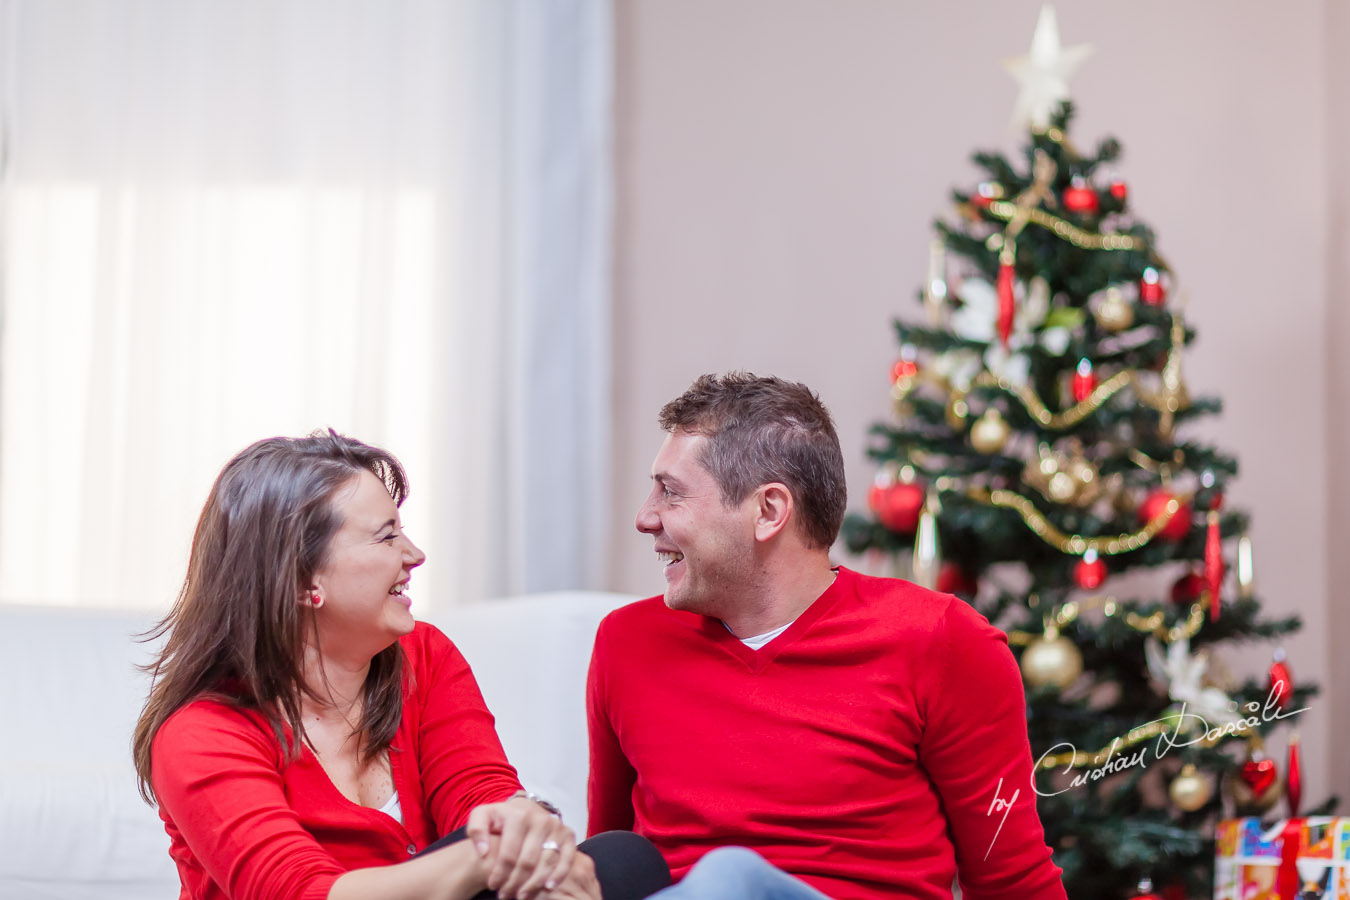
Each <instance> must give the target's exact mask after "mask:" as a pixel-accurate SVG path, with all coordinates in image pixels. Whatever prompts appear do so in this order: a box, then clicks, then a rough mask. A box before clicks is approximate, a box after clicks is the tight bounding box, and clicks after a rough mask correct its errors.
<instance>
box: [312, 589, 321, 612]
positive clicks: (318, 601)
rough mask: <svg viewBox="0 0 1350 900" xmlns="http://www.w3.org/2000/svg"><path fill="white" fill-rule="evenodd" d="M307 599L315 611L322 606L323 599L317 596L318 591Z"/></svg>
mask: <svg viewBox="0 0 1350 900" xmlns="http://www.w3.org/2000/svg"><path fill="white" fill-rule="evenodd" d="M309 599H310V603H312V604H313V605H314V608H315V609H319V608H320V607H322V606H323V597H321V596H320V595H319V592H318V591H315V592H314V593H313V594H312V595H310V598H309Z"/></svg>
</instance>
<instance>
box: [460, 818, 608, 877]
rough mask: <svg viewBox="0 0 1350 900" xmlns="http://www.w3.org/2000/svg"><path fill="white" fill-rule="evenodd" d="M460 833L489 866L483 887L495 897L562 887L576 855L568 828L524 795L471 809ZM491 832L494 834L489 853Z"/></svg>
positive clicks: (575, 848)
mask: <svg viewBox="0 0 1350 900" xmlns="http://www.w3.org/2000/svg"><path fill="white" fill-rule="evenodd" d="M466 832H467V834H468V838H469V840H470V841H472V842H473V845H474V848H475V849H476V850H477V851H478V855H479V857H480V858H482V859H483V860H484V863H485V864H486V865H487V866H488V867H489V872H488V877H487V886H488V888H489V889H490V890H493V891H496V892H497V896H498V897H500V898H501V900H515V898H517V897H519V898H524V900H529V898H531V897H533V896H534V895H535V894H536V893H538V892H539V891H540V890H549V889H552V888H554V887H558V886H560V885H562V883H563V882H564V880H565V879H567V878H568V877H569V875H571V873H572V869H573V866H574V861H575V859H576V857H577V843H576V837H575V835H573V834H572V829H570V828H568V827H567V826H565V825H563V823H562V822H561V821H559V820H558V819H557V818H556V817H555V816H554V815H552V814H551V813H549V812H548V811H547V810H545V809H544V808H543V807H542V806H540V805H539V804H538V803H535V802H534V801H533V800H530V799H527V798H525V797H512V798H511V799H510V800H506V801H504V802H502V803H485V804H483V805H482V806H478V807H475V808H474V810H473V811H472V812H471V813H469V821H468V824H467V826H466ZM493 835H497V836H499V837H500V842H499V843H498V844H497V846H496V848H495V852H494V850H493V848H492V846H491V837H492V836H493ZM593 877H594V871H592V878H593ZM578 896H585V895H578ZM596 896H597V897H598V896H599V895H598V893H597V894H596Z"/></svg>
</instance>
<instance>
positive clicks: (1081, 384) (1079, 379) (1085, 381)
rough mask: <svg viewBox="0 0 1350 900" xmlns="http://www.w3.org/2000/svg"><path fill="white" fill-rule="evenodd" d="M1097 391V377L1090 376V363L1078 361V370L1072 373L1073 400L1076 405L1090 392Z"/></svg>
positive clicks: (1090, 394) (1082, 360)
mask: <svg viewBox="0 0 1350 900" xmlns="http://www.w3.org/2000/svg"><path fill="white" fill-rule="evenodd" d="M1096 389H1097V376H1096V375H1093V374H1092V362H1091V361H1090V360H1087V359H1080V360H1079V361H1078V368H1077V369H1076V370H1074V373H1073V399H1074V401H1075V402H1077V403H1082V402H1083V401H1084V400H1086V399H1087V398H1088V397H1091V396H1092V392H1093V391H1095V390H1096Z"/></svg>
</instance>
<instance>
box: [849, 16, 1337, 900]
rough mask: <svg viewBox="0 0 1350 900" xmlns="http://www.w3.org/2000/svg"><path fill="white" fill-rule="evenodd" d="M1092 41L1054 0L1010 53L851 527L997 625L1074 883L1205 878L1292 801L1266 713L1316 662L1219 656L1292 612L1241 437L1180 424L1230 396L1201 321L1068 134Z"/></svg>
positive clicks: (1100, 165)
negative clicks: (1008, 121)
mask: <svg viewBox="0 0 1350 900" xmlns="http://www.w3.org/2000/svg"><path fill="white" fill-rule="evenodd" d="M1085 55H1086V50H1085V49H1083V48H1078V49H1072V48H1060V47H1059V41H1058V35H1057V33H1055V29H1054V22H1053V17H1052V16H1049V17H1048V16H1047V14H1046V13H1042V20H1041V23H1040V24H1038V26H1037V33H1036V37H1035V39H1034V40H1033V46H1032V52H1031V54H1030V55H1029V56H1028V57H1027V58H1025V59H1023V60H1021V61H1018V62H1017V63H1015V64H1013V65H1012V66H1011V68H1013V69H1014V74H1016V75H1017V76H1018V77H1019V79H1020V80H1021V82H1022V86H1023V92H1022V96H1021V98H1020V100H1019V115H1020V116H1021V117H1022V119H1023V122H1024V125H1025V132H1024V133H1025V137H1026V139H1025V144H1024V146H1023V147H1022V149H1021V152H1020V153H1019V154H1018V155H1016V156H1015V157H1012V158H1009V157H1008V156H1006V155H1004V154H1001V153H992V152H990V153H977V154H975V156H974V157H973V158H974V161H975V163H976V164H977V165H978V166H979V167H980V168H981V169H982V170H983V172H984V173H985V176H986V180H985V181H983V182H982V183H980V184H978V185H976V186H974V187H973V188H970V189H957V190H955V191H954V192H953V197H954V200H955V203H956V209H957V213H958V215H957V217H956V219H955V222H954V224H948V223H946V222H941V221H940V222H938V223H937V224H936V232H937V238H936V240H934V242H933V244H932V247H931V253H930V261H929V277H928V281H927V283H926V284H925V285H924V288H923V290H922V291H921V295H920V301H921V303H922V305H923V314H922V321H921V322H917V323H915V322H904V321H901V322H897V323H896V332H897V335H898V338H899V343H900V358H899V360H898V361H897V362H896V364H895V366H894V369H893V371H892V373H891V374H892V392H891V393H892V399H893V401H894V405H895V410H896V413H897V415H896V416H895V417H894V420H892V421H887V422H884V423H881V424H878V425H876V426H875V427H874V428H873V430H872V442H871V445H870V448H869V454H870V455H871V456H872V457H873V458H874V459H875V460H876V461H877V462H878V464H879V469H878V475H877V480H876V483H875V484H874V485H873V487H872V489H871V491H870V493H869V507H870V510H871V511H870V514H868V515H856V514H855V515H851V516H849V518H848V520H847V521H846V523H845V529H844V537H845V542H846V544H847V545H848V548H849V549H850V550H851V551H852V552H854V553H870V554H872V555H874V556H875V555H881V554H890V555H893V556H895V557H897V558H898V559H900V560H901V561H902V562H903V561H909V562H910V563H911V565H912V570H911V571H912V573H913V577H914V579H915V580H916V581H919V582H921V583H925V584H927V585H928V586H933V587H936V588H938V589H939V590H943V591H948V592H952V593H955V594H958V595H960V596H962V597H963V598H965V599H967V600H969V601H970V602H972V603H973V604H974V605H975V606H976V608H977V609H979V611H980V612H982V613H983V614H984V615H986V616H987V617H988V618H989V619H990V620H991V621H993V622H995V623H996V624H998V625H1000V626H1001V627H1003V628H1005V630H1007V631H1008V634H1009V642H1010V644H1011V645H1012V646H1013V650H1014V653H1015V654H1017V656H1018V658H1019V660H1020V664H1021V666H1022V671H1023V676H1024V681H1025V684H1026V688H1027V724H1028V731H1029V734H1030V739H1031V747H1032V755H1033V758H1035V759H1037V760H1038V762H1037V775H1036V789H1037V794H1038V795H1039V796H1038V800H1037V802H1038V804H1039V809H1040V813H1041V821H1042V822H1043V823H1044V825H1045V828H1046V838H1047V841H1048V843H1049V844H1050V846H1051V848H1052V849H1053V851H1054V854H1055V860H1056V862H1057V863H1058V864H1059V865H1060V866H1061V867H1062V868H1063V870H1064V880H1065V886H1066V889H1067V891H1068V894H1069V896H1070V897H1072V898H1093V900H1097V898H1114V897H1122V898H1123V897H1131V896H1138V895H1139V893H1141V891H1142V890H1147V889H1148V883H1147V882H1146V881H1145V879H1151V883H1152V884H1153V885H1156V886H1157V887H1158V888H1159V889H1160V890H1163V891H1164V892H1165V893H1167V894H1168V895H1170V896H1173V897H1208V896H1210V893H1209V892H1210V890H1211V887H1210V880H1211V878H1212V870H1213V859H1214V844H1213V840H1212V836H1213V832H1214V824H1215V822H1216V821H1217V820H1218V818H1220V817H1221V816H1222V815H1225V814H1230V813H1233V812H1235V813H1238V814H1250V813H1257V814H1259V813H1264V812H1268V811H1272V810H1273V809H1274V807H1275V805H1276V803H1277V801H1278V800H1280V799H1281V798H1284V799H1285V800H1286V801H1287V803H1288V805H1289V806H1290V807H1293V808H1294V809H1295V810H1296V811H1297V807H1298V806H1299V805H1300V801H1301V798H1300V797H1299V793H1300V791H1301V786H1300V785H1299V784H1298V781H1299V777H1300V773H1299V760H1298V758H1297V756H1296V755H1293V756H1291V757H1290V759H1289V760H1288V761H1287V762H1285V763H1284V764H1283V765H1280V766H1277V765H1276V763H1275V761H1274V760H1270V759H1266V758H1265V757H1264V754H1263V749H1262V738H1263V737H1264V736H1265V735H1267V734H1268V733H1269V732H1270V731H1271V729H1273V728H1276V727H1279V726H1281V725H1288V724H1289V719H1290V718H1292V717H1293V715H1294V714H1295V713H1296V712H1297V711H1298V710H1300V709H1302V708H1303V707H1305V706H1306V701H1307V699H1308V698H1309V697H1310V696H1312V695H1313V694H1314V693H1315V688H1314V687H1313V686H1311V685H1297V686H1296V685H1295V684H1294V683H1293V680H1292V678H1291V677H1290V673H1289V670H1288V668H1287V666H1286V665H1285V663H1284V662H1283V661H1282V659H1281V658H1280V657H1279V656H1278V655H1277V657H1276V659H1275V661H1274V664H1273V665H1272V666H1271V669H1270V679H1269V682H1264V681H1254V680H1253V681H1248V682H1247V683H1244V684H1236V683H1233V680H1232V678H1231V676H1229V677H1225V676H1224V675H1223V674H1222V673H1221V672H1218V671H1216V670H1218V669H1219V668H1220V667H1219V665H1218V661H1217V659H1215V658H1212V657H1210V656H1209V653H1208V649H1209V648H1211V647H1213V646H1215V645H1225V644H1231V643H1232V642H1236V641H1247V640H1252V639H1266V640H1271V641H1273V640H1275V639H1278V638H1279V637H1280V636H1281V635H1285V634H1288V633H1290V632H1292V631H1295V630H1297V629H1298V627H1299V621H1298V619H1297V618H1296V617H1291V618H1287V619H1282V620H1270V619H1268V618H1266V617H1263V615H1262V613H1261V605H1260V602H1259V600H1258V598H1257V597H1255V596H1254V592H1253V581H1252V578H1251V544H1250V541H1249V540H1248V539H1247V538H1246V536H1245V533H1246V530H1247V526H1248V517H1247V516H1246V515H1245V514H1244V513H1242V512H1241V511H1238V510H1234V509H1231V508H1227V507H1225V506H1224V504H1223V502H1222V500H1223V495H1224V492H1225V489H1226V487H1227V485H1228V483H1229V481H1230V480H1231V479H1233V478H1234V477H1235V476H1236V475H1237V462H1236V460H1235V459H1234V458H1233V457H1232V456H1231V455H1229V454H1227V453H1225V452H1224V451H1222V450H1221V449H1219V448H1217V447H1214V446H1211V445H1209V444H1207V443H1205V442H1204V441H1203V440H1201V439H1200V437H1199V436H1198V435H1197V433H1196V430H1195V429H1194V428H1193V427H1192V426H1193V424H1194V423H1196V422H1197V421H1200V420H1202V419H1203V418H1204V417H1207V416H1211V415H1214V414H1216V413H1218V412H1219V411H1220V406H1221V405H1220V402H1219V400H1218V399H1217V398H1213V397H1191V396H1189V393H1188V391H1187V386H1186V382H1185V378H1184V374H1183V369H1182V360H1183V356H1184V354H1185V350H1186V346H1187V344H1189V343H1190V342H1191V341H1192V339H1193V338H1194V336H1195V333H1194V331H1193V330H1192V329H1191V328H1190V327H1189V326H1188V325H1187V323H1186V321H1185V319H1184V317H1183V310H1182V307H1181V304H1180V303H1178V302H1177V299H1176V297H1175V296H1174V289H1175V283H1174V282H1175V273H1174V272H1173V269H1172V267H1171V266H1170V265H1169V264H1168V263H1167V262H1166V260H1165V259H1164V258H1163V256H1162V255H1161V254H1160V252H1159V249H1158V245H1157V242H1156V240H1155V238H1154V234H1153V232H1152V230H1151V229H1149V228H1148V227H1147V226H1146V225H1145V224H1144V223H1143V222H1142V221H1141V220H1140V219H1139V218H1138V217H1137V216H1136V215H1135V214H1134V213H1133V211H1132V209H1131V207H1130V203H1129V192H1128V190H1127V187H1126V183H1125V182H1124V181H1123V180H1121V178H1120V177H1118V176H1117V174H1116V168H1115V166H1116V164H1117V162H1118V160H1119V158H1120V154H1121V148H1120V145H1119V143H1118V142H1117V141H1115V140H1113V139H1109V138H1108V139H1104V140H1102V141H1101V142H1100V143H1099V144H1098V145H1097V146H1096V148H1095V150H1093V151H1091V152H1084V151H1083V150H1080V149H1079V148H1078V147H1076V146H1075V145H1074V144H1073V143H1072V142H1071V140H1070V137H1069V128H1070V124H1071V119H1072V107H1071V105H1070V104H1069V102H1068V101H1067V89H1066V88H1065V84H1064V80H1065V78H1066V77H1067V75H1068V73H1069V72H1070V71H1071V70H1072V68H1073V67H1074V66H1076V65H1077V64H1078V62H1080V61H1081V59H1082V58H1083V56H1085ZM910 554H912V556H911V555H910ZM902 571H903V570H902ZM1230 574H1232V575H1234V576H1235V577H1232V578H1230V577H1228V576H1229V575H1230ZM1117 586H1118V587H1117ZM1113 588H1114V589H1113ZM1259 652H1262V653H1265V652H1268V651H1265V650H1262V651H1259ZM1292 746H1294V747H1296V744H1294V745H1292ZM1293 752H1294V753H1295V754H1296V753H1297V751H1296V750H1294V751H1293ZM1279 769H1284V770H1285V771H1284V773H1283V777H1282V776H1281V774H1280V772H1279V771H1278V770H1279ZM1220 786H1222V788H1223V789H1222V790H1220ZM1327 806H1328V808H1329V806H1330V804H1328V805H1327ZM1141 884H1142V885H1143V887H1142V889H1141V887H1140V886H1141Z"/></svg>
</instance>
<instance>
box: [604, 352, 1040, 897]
mask: <svg viewBox="0 0 1350 900" xmlns="http://www.w3.org/2000/svg"><path fill="white" fill-rule="evenodd" d="M660 421H661V427H662V428H663V429H664V430H665V431H666V432H667V436H666V439H665V442H664V443H663V444H662V446H661V449H660V452H658V453H657V455H656V460H655V462H654V463H653V466H652V491H651V494H650V496H649V497H648V498H647V500H646V502H645V503H644V504H643V505H642V508H641V509H639V510H638V514H637V521H636V525H637V528H638V530H639V531H641V532H643V533H644V534H649V535H651V536H652V539H653V543H654V549H655V551H656V553H657V556H658V559H659V560H660V562H661V563H662V564H663V566H664V569H665V577H666V592H665V596H664V598H662V597H653V598H650V599H648V600H643V601H639V602H637V603H634V604H631V605H629V606H626V607H624V608H622V609H619V610H617V611H615V612H614V613H612V614H610V615H609V616H608V617H607V618H606V619H605V620H604V622H603V623H601V625H600V630H599V632H598V634H597V636H596V642H595V651H594V655H593V657H592V660H591V670H590V678H589V684H588V689H587V695H588V697H587V699H588V722H589V727H590V740H591V773H590V786H589V797H588V801H589V807H590V824H589V827H590V831H591V833H592V834H595V833H598V832H601V831H605V830H608V829H616V828H631V829H633V830H635V831H637V832H638V833H640V834H642V835H645V836H646V837H648V838H650V839H651V840H652V841H653V842H654V843H655V844H656V846H657V848H658V849H659V850H660V851H661V852H662V854H663V855H664V856H665V857H666V860H667V862H669V863H670V867H671V870H672V874H673V875H674V876H675V877H676V878H677V879H679V878H681V877H683V876H685V875H686V874H687V873H689V872H690V869H691V867H693V866H694V864H695V863H696V862H698V861H699V859H700V858H701V857H703V855H704V854H705V853H707V852H708V851H710V850H713V849H714V848H718V847H724V846H725V847H743V848H748V849H749V850H752V851H754V852H755V853H757V854H759V856H755V855H754V853H747V852H746V851H745V850H731V851H720V852H719V853H717V854H714V855H713V856H711V857H709V858H708V861H707V862H706V863H704V864H703V865H701V866H699V867H698V868H695V869H694V872H693V874H692V875H690V877H689V878H688V879H687V880H686V881H685V882H684V884H683V885H678V886H676V887H674V888H671V889H669V890H670V891H672V892H674V893H675V894H676V895H677V896H689V897H691V898H694V897H698V898H709V897H715V896H741V897H748V896H751V895H755V896H763V897H775V898H777V897H794V898H795V897H802V898H807V897H813V898H819V897H820V896H821V894H822V893H823V894H824V895H825V896H827V897H832V898H836V900H875V898H883V897H885V898H896V897H904V898H923V900H929V898H933V900H936V898H946V900H950V898H951V897H952V891H951V886H952V883H953V880H954V878H955V877H956V876H957V875H958V873H959V876H960V881H961V886H962V890H963V891H964V897H965V898H966V900H1064V896H1065V895H1064V889H1063V887H1062V885H1061V883H1060V872H1059V869H1058V868H1057V867H1056V866H1055V865H1054V863H1053V862H1052V861H1051V859H1050V851H1049V849H1048V848H1047V847H1046V845H1045V840H1044V834H1043V832H1042V829H1041V824H1040V820H1039V819H1038V818H1037V815H1036V806H1035V800H1034V794H1033V792H1032V790H1031V771H1032V761H1031V750H1030V747H1029V745H1028V742H1027V733H1026V710H1025V701H1024V697H1023V691H1022V684H1021V677H1020V673H1019V672H1018V669H1017V664H1016V662H1015V661H1014V660H1013V657H1012V654H1011V653H1010V652H1009V650H1008V647H1007V641H1006V638H1005V637H1004V635H1003V634H1002V632H1000V631H998V629H996V628H994V627H993V626H991V625H990V624H989V623H988V622H987V621H986V620H985V619H984V618H983V617H982V616H980V615H979V614H978V613H976V612H974V611H973V610H972V609H971V608H970V607H969V606H968V605H967V604H965V603H964V602H962V601H960V600H958V599H956V598H954V597H951V596H949V595H945V594H937V593H934V592H931V591H927V590H924V589H922V588H919V587H917V586H915V585H912V584H909V583H908V582H904V581H898V580H894V579H880V578H867V577H864V576H862V575H859V574H857V573H855V572H851V571H849V570H848V569H845V568H842V567H835V566H832V565H831V563H830V558H829V548H830V546H831V544H832V543H833V542H834V539H835V537H836V535H837V534H838V531H839V526H840V523H841V522H842V520H843V515H844V506H845V502H846V491H845V486H844V463H843V455H842V454H841V452H840V449H839V439H838V436H837V435H836V434H835V430H834V423H833V422H832V420H831V418H830V414H829V412H828V411H827V410H826V409H825V407H824V405H823V404H821V402H820V400H819V398H818V397H817V396H816V395H815V394H814V393H812V392H811V391H810V390H809V389H808V388H806V387H805V386H803V385H800V384H792V383H788V382H784V381H781V380H779V379H776V378H758V377H755V376H753V375H749V374H745V373H735V374H730V375H725V376H721V377H718V376H712V375H705V376H703V377H701V378H699V379H698V380H697V381H695V382H694V384H693V385H692V386H691V387H690V389H689V390H688V391H687V392H685V394H684V395H682V396H681V397H679V398H677V399H676V400H674V401H672V402H671V403H668V404H667V405H666V406H665V407H664V408H663V409H662V410H661V415H660ZM663 600H664V602H663ZM759 857H763V860H767V861H768V863H771V864H772V866H773V867H776V868H771V867H770V866H768V865H766V864H764V862H763V860H761V859H760V858H759ZM756 866H759V867H760V870H759V871H756V868H755V867H756ZM705 869H710V870H712V872H711V874H709V873H708V872H706V871H704V870H705ZM779 870H781V871H779ZM783 873H787V875H790V876H794V877H792V878H789V877H787V876H786V875H784V874H783ZM694 883H697V884H698V889H696V890H695V889H693V885H694ZM719 885H722V886H725V889H722V890H719ZM733 885H734V886H733ZM682 888H684V889H685V890H684V891H683V893H681V889H682ZM752 888H753V890H752Z"/></svg>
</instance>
